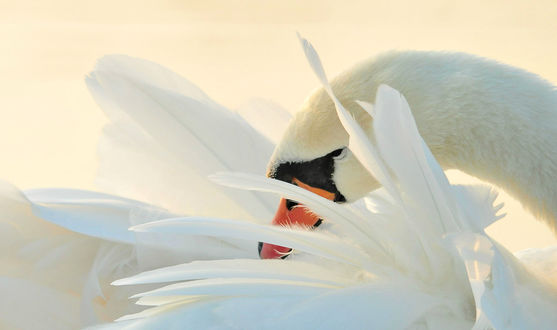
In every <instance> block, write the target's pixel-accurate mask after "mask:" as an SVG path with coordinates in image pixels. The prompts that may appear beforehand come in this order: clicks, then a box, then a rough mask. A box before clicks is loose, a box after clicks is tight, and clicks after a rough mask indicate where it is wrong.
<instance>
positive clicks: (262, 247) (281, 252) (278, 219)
mask: <svg viewBox="0 0 557 330" xmlns="http://www.w3.org/2000/svg"><path fill="white" fill-rule="evenodd" d="M292 183H293V184H295V185H297V186H299V187H301V188H304V189H306V190H309V191H311V192H313V193H315V194H317V195H319V196H321V197H324V198H327V199H329V200H334V199H335V194H334V193H332V192H329V191H326V190H323V189H320V188H315V187H312V186H310V185H307V184H305V183H303V182H301V181H300V180H298V179H296V178H294V179H293V180H292ZM272 224H273V225H275V226H295V225H297V226H301V227H307V228H314V227H317V226H319V225H320V224H321V219H320V218H319V216H317V215H316V214H314V213H312V212H311V211H309V210H308V209H307V208H306V207H305V206H303V205H301V204H298V203H296V202H292V201H287V200H286V199H284V198H281V200H280V203H279V207H278V210H277V213H276V214H275V217H274V218H273V222H272ZM291 251H292V249H291V248H287V247H284V246H278V245H274V244H269V243H263V242H259V256H260V257H261V259H278V258H282V259H284V258H286V257H287V256H288V255H289V254H290V252H291Z"/></svg>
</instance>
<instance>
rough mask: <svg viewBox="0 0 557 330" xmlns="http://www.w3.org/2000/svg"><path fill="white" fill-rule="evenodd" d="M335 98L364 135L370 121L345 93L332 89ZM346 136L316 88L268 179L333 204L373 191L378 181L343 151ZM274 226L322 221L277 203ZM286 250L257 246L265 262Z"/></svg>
mask: <svg viewBox="0 0 557 330" xmlns="http://www.w3.org/2000/svg"><path fill="white" fill-rule="evenodd" d="M335 94H336V95H340V96H344V97H343V99H341V102H342V103H343V105H344V106H345V107H346V108H347V110H348V111H350V112H351V113H352V115H353V116H354V118H355V119H356V120H357V121H358V123H359V124H360V125H361V127H362V128H364V130H365V131H366V132H369V131H370V130H371V124H372V119H371V117H370V116H369V115H368V114H367V113H365V111H363V110H362V109H361V108H360V106H359V105H358V104H356V103H355V102H354V101H353V100H354V98H352V97H351V96H350V95H347V93H342V91H340V92H339V91H335ZM369 94H374V93H369ZM369 94H368V95H369ZM356 99H358V98H356ZM359 99H361V98H359ZM348 138H349V136H348V133H347V132H346V130H345V129H344V128H343V126H342V124H341V122H340V120H339V119H338V116H337V114H336V111H335V107H334V104H333V102H332V101H331V100H330V98H329V96H328V95H327V94H326V93H325V91H324V90H322V89H318V90H316V91H315V92H314V93H312V94H311V96H310V97H309V98H308V99H306V101H305V102H304V104H303V106H302V108H301V109H300V111H299V112H297V113H296V114H295V115H294V117H293V118H292V120H291V121H290V123H289V125H288V127H287V129H286V131H285V133H284V135H283V137H282V139H281V141H280V142H279V144H278V145H277V147H276V149H275V151H274V153H273V155H272V156H271V160H270V162H269V165H268V169H267V176H268V177H270V178H274V179H277V180H281V181H285V182H288V183H291V184H294V185H297V186H300V187H302V188H304V189H307V190H310V191H312V192H314V193H316V194H318V195H320V196H322V197H324V198H327V199H329V200H333V201H335V202H337V203H344V202H352V201H355V200H357V199H359V198H361V197H363V196H364V195H365V194H367V193H368V192H370V191H371V190H373V189H376V188H378V187H379V183H378V182H377V181H376V180H375V179H374V178H373V177H372V176H371V175H370V174H369V173H368V172H367V170H365V168H364V167H363V166H362V164H361V163H360V162H359V161H358V160H357V159H356V157H355V156H354V155H353V154H352V152H351V151H350V150H349V149H348V148H347V146H348ZM273 224H275V225H301V226H304V227H317V226H319V224H321V219H319V217H318V216H316V215H314V214H313V213H311V212H309V211H308V210H307V209H305V208H304V207H303V206H302V205H299V204H298V203H297V202H296V201H291V200H286V199H281V201H280V203H279V207H278V210H277V213H276V215H275V218H274V219H273ZM289 252H290V249H289V248H285V247H280V246H275V245H271V244H266V243H260V244H259V254H260V256H261V257H262V258H265V259H268V258H279V257H280V258H284V257H285V256H287V255H288V253H289Z"/></svg>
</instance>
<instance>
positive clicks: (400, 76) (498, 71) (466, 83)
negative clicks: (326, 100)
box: [333, 52, 557, 231]
mask: <svg viewBox="0 0 557 330" xmlns="http://www.w3.org/2000/svg"><path fill="white" fill-rule="evenodd" d="M381 83H384V84H387V85H390V86H391V87H393V88H395V89H397V90H399V91H400V92H401V93H403V94H404V95H405V97H406V99H407V100H408V103H409V104H410V107H411V108H412V112H413V114H414V117H415V119H416V122H417V125H418V129H419V130H420V133H421V134H422V136H423V138H424V140H425V141H426V143H427V144H428V146H429V147H430V148H431V150H432V152H433V153H434V155H435V156H436V157H437V159H438V161H439V162H440V163H441V165H442V166H443V167H444V168H457V169H459V170H462V171H464V172H466V173H468V174H470V175H473V176H476V177H478V178H480V179H482V180H485V181H488V182H490V183H493V184H495V185H497V186H499V187H501V188H503V189H505V190H506V191H508V192H509V193H510V194H511V195H513V196H514V197H516V198H517V199H519V200H520V201H521V202H522V203H523V205H524V206H525V207H526V208H527V209H529V210H530V211H531V212H532V213H534V214H535V215H536V216H538V217H541V218H542V219H544V220H545V221H546V222H547V223H548V224H549V226H550V227H551V228H552V229H553V230H554V231H556V228H557V226H556V221H557V220H556V219H557V91H556V88H555V87H554V86H553V85H551V84H550V83H548V82H547V81H545V80H543V79H542V78H540V77H539V76H537V75H534V74H532V73H529V72H527V71H524V70H521V69H517V68H514V67H510V66H507V65H503V64H500V63H497V62H495V61H491V60H486V59H483V58H479V57H475V56H472V55H468V54H462V53H452V54H451V53H437V52H402V53H389V54H387V55H384V56H382V57H379V58H377V59H375V60H373V61H371V62H367V63H363V64H361V65H360V66H357V67H355V68H354V69H353V70H350V71H348V72H346V73H345V74H343V75H341V76H339V77H338V78H337V79H335V81H333V89H334V90H335V93H337V95H341V98H342V99H344V100H345V101H346V102H348V103H350V101H351V100H354V99H359V100H366V101H369V102H373V101H374V100H373V99H374V97H375V95H374V93H370V91H375V90H376V89H377V86H378V85H379V84H381ZM341 101H342V100H341ZM352 108H353V109H355V107H352ZM354 111H356V112H357V110H354Z"/></svg>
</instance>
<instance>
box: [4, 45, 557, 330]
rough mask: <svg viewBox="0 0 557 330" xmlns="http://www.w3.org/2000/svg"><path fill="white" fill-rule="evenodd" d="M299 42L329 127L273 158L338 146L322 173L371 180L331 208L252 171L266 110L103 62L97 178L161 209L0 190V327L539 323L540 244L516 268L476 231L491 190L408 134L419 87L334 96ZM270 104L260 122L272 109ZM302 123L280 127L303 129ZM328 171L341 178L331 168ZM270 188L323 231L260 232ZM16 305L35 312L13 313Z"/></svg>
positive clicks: (168, 76)
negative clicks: (264, 254)
mask: <svg viewBox="0 0 557 330" xmlns="http://www.w3.org/2000/svg"><path fill="white" fill-rule="evenodd" d="M302 43H303V46H304V50H305V52H306V54H307V55H308V58H309V60H310V64H311V66H312V68H313V69H314V71H316V73H317V74H318V76H319V79H320V81H321V82H322V83H323V84H324V85H325V89H326V90H327V91H328V94H329V95H324V94H323V93H322V92H318V96H317V98H318V99H319V102H317V104H325V105H327V104H328V106H324V107H322V108H320V109H321V110H323V112H322V113H321V114H323V118H324V120H323V121H322V122H321V123H313V124H311V125H310V126H314V125H315V127H317V128H322V127H320V126H319V125H330V127H329V128H330V131H329V132H330V136H327V137H325V138H324V139H320V137H323V135H322V133H320V132H319V129H316V128H315V127H312V128H311V129H309V130H308V131H307V132H306V133H307V134H310V135H311V134H316V133H317V134H316V135H315V136H314V137H315V139H314V141H313V142H314V143H315V144H316V145H315V148H314V147H312V146H305V147H308V150H307V152H301V151H300V150H302V149H303V148H301V147H300V146H298V147H293V146H294V144H293V143H294V142H293V139H294V138H296V137H299V136H300V135H299V134H298V133H300V131H298V133H296V132H295V131H293V128H292V127H294V128H295V126H296V125H294V126H292V125H291V126H289V128H288V130H287V134H293V135H292V136H291V137H288V135H287V137H284V138H283V139H282V140H281V142H280V144H279V146H278V148H277V149H276V151H275V153H274V154H273V156H272V157H271V160H272V161H271V166H270V167H272V166H273V162H277V161H307V160H311V159H312V157H313V158H315V157H321V156H323V155H324V154H327V153H329V152H331V151H332V150H337V149H342V148H345V147H348V148H349V150H347V152H345V153H344V154H342V153H341V155H342V157H339V158H338V159H335V167H336V166H339V167H343V166H345V167H344V168H345V169H346V168H351V169H358V170H357V171H356V173H362V171H364V172H363V173H366V175H367V176H366V177H363V178H361V180H360V181H362V182H363V183H366V182H367V183H369V182H368V181H369V180H370V178H375V179H377V180H379V181H380V183H381V184H382V185H383V186H384V188H381V189H378V190H377V191H374V192H372V193H370V194H367V195H366V196H365V197H364V198H363V199H362V200H360V201H356V202H353V203H351V204H338V203H334V202H333V201H330V200H327V199H325V198H323V197H320V196H318V195H316V194H313V193H310V192H309V191H307V190H304V189H302V188H300V187H296V186H294V185H292V184H290V183H287V182H282V181H278V180H272V179H269V178H265V177H263V176H262V175H261V174H263V173H264V168H265V165H264V164H265V161H266V160H267V158H268V157H269V155H270V154H271V148H272V142H270V141H271V140H273V139H276V132H274V133H269V134H264V133H265V129H264V127H265V125H264V124H263V122H264V121H265V118H264V117H259V116H255V115H253V113H252V114H246V115H245V118H242V117H241V116H240V115H238V114H237V113H234V112H230V111H229V110H227V109H225V108H224V107H222V106H220V105H218V104H217V103H215V102H214V101H212V100H211V99H210V98H209V97H208V96H207V95H206V94H205V93H203V92H202V91H201V90H200V89H199V88H197V87H196V86H195V85H193V84H192V83H190V82H188V81H187V80H185V79H183V78H181V77H179V76H178V75H176V74H174V73H172V72H171V71H169V70H167V69H164V68H162V67H160V66H158V65H156V64H153V63H151V62H147V61H143V60H138V59H132V58H128V57H124V56H114V57H106V58H104V59H102V60H101V61H100V62H99V64H98V66H97V67H96V69H95V71H94V72H93V73H92V74H91V75H90V76H89V77H88V80H87V81H88V86H89V88H90V89H91V92H92V93H93V95H94V97H95V99H96V101H97V102H98V103H99V105H100V106H101V107H102V108H103V110H104V111H105V112H106V113H107V115H108V116H109V118H110V119H111V121H112V123H111V124H110V126H109V127H108V128H107V129H106V130H105V136H104V138H103V141H102V142H101V155H102V156H103V158H104V160H103V161H102V168H101V173H100V175H101V177H102V178H104V179H103V181H104V183H105V184H107V183H109V184H111V185H112V187H113V188H115V189H114V190H113V191H117V190H119V188H118V187H120V189H122V190H121V191H127V192H129V194H126V195H127V196H129V197H130V198H136V199H138V200H145V201H149V202H150V203H153V204H155V205H160V206H161V207H156V206H153V205H151V204H147V203H145V202H139V201H136V200H133V199H127V198H121V197H117V196H114V195H109V194H104V193H103V194H101V193H95V192H85V191H77V190H59V189H53V190H35V191H28V192H25V194H21V193H20V192H18V191H17V190H16V189H15V188H13V187H10V186H5V185H3V186H0V188H2V191H1V194H0V205H1V206H2V212H3V215H4V217H3V218H2V221H1V222H0V227H1V228H2V231H0V235H2V236H1V237H2V238H3V240H2V242H1V243H0V244H1V245H0V247H2V249H0V251H2V252H3V253H1V254H0V256H1V258H2V259H1V261H2V262H3V266H2V267H3V268H2V274H0V275H2V276H0V286H1V287H4V288H6V290H9V291H7V292H9V294H10V295H13V294H16V293H17V294H19V296H17V297H18V300H17V301H15V303H14V306H11V305H10V304H9V299H6V297H4V299H0V305H1V306H3V307H4V308H3V309H2V310H1V313H0V325H2V326H3V325H9V326H14V327H25V328H40V327H41V325H43V326H44V325H52V326H56V325H60V326H59V327H60V328H63V327H65V326H66V325H67V327H68V328H76V327H79V325H94V324H98V323H101V322H108V321H111V320H113V319H115V318H116V317H119V318H118V320H117V322H115V323H108V324H105V325H102V326H99V327H101V328H107V329H110V328H129V329H134V328H138V329H140V328H164V329H173V328H176V329H180V328H183V327H184V326H187V327H189V328H241V329H265V328H275V329H276V328H291V329H307V328H320V329H338V328H347V329H351V328H353V329H357V328H363V327H365V328H370V327H372V328H381V329H383V328H393V329H399V328H429V329H446V328H453V329H459V328H462V329H469V328H471V327H474V328H476V329H486V328H490V327H495V328H517V329H518V328H540V329H544V328H551V327H552V326H553V325H554V324H555V323H556V322H557V319H556V317H557V316H555V314H554V313H553V312H552V311H553V310H555V308H557V296H556V292H557V291H556V290H557V289H556V285H557V284H556V283H555V280H554V278H552V277H551V275H550V274H554V270H555V267H553V266H552V265H554V264H555V262H554V260H556V259H555V253H553V250H551V249H549V250H541V251H539V250H538V251H529V252H525V253H524V254H522V258H523V259H524V260H525V261H526V262H522V261H520V260H518V259H517V258H515V257H514V256H513V255H512V254H510V253H509V252H508V251H506V249H505V248H504V247H502V246H500V245H499V244H498V243H497V242H496V241H494V240H493V239H492V238H490V237H489V236H488V235H487V234H486V233H485V231H484V229H485V227H486V226H488V225H489V224H491V223H493V222H495V221H497V220H498V219H499V218H500V217H501V216H502V215H501V214H498V211H499V210H500V206H496V207H494V206H493V203H494V200H495V196H496V193H495V192H494V191H493V190H492V189H491V188H488V187H478V186H453V185H450V184H449V182H448V181H447V179H446V177H445V175H444V173H443V171H442V169H441V166H440V165H439V164H438V163H437V161H436V159H435V158H434V156H433V155H434V153H436V152H438V150H437V149H436V148H438V145H436V144H433V145H430V147H432V149H433V151H434V153H432V152H431V151H430V150H429V148H428V145H427V144H426V143H425V142H424V141H427V142H428V144H429V143H430V142H431V141H430V140H428V138H431V136H429V135H427V134H426V136H424V139H422V136H421V135H420V134H423V133H424V132H423V127H421V126H420V122H422V120H423V117H420V116H421V115H422V114H420V116H416V121H417V126H416V124H415V123H414V117H413V112H411V111H410V108H411V107H412V108H414V105H415V104H414V102H413V100H415V97H416V93H414V92H410V93H408V95H407V93H406V91H407V89H406V88H408V86H406V85H403V86H402V87H403V88H401V87H400V86H393V87H395V88H397V89H398V90H399V91H397V90H396V89H394V88H391V87H388V86H385V85H383V86H381V87H378V86H375V87H378V88H370V90H371V91H375V90H376V89H377V97H375V93H369V91H368V94H366V95H367V96H366V97H360V96H362V95H356V94H357V93H356V94H350V93H348V94H346V93H345V92H346V90H348V89H349V88H350V87H353V86H350V84H349V83H348V84H347V87H346V90H342V89H341V90H339V86H342V84H341V83H339V82H338V81H339V80H336V82H333V84H332V85H331V86H332V87H329V82H328V80H327V78H326V76H325V71H324V69H323V67H322V65H321V62H320V60H319V57H318V55H317V53H316V52H315V50H314V49H313V47H312V46H311V45H310V44H309V43H308V42H306V41H304V40H303V39H302ZM395 57H396V56H395ZM402 57H404V56H402ZM418 57H419V56H418ZM425 57H426V60H427V56H425ZM434 57H435V56H433V55H432V58H434ZM452 58H453V59H454V58H456V59H458V58H459V57H458V56H457V55H454V56H452ZM403 60H404V58H403V59H402V60H401V61H402V62H400V63H399V64H400V65H402V67H404V65H403V64H404V63H405V62H404V61H403ZM383 61H386V60H385V59H383ZM462 61H463V62H464V63H463V65H464V67H466V64H467V63H466V62H467V61H466V57H465V56H464V57H463V59H462ZM395 62H396V61H395ZM480 62H481V61H480ZM410 63H412V58H411V59H410ZM387 64H388V63H387ZM484 64H485V65H487V66H488V67H489V63H484ZM511 73H513V72H511ZM514 73H516V72H514ZM379 75H380V74H379ZM521 75H523V73H521V72H518V76H521ZM511 76H512V74H511ZM345 77H346V76H345ZM348 77H350V74H349V75H348ZM412 78H413V76H412V72H410V74H409V78H408V79H409V80H410V81H411V80H412ZM511 78H512V77H511ZM529 78H531V79H533V80H534V81H537V80H536V79H535V77H529ZM342 79H345V78H342V77H341V78H340V81H341V82H342ZM397 81H398V80H397ZM387 83H388V82H387ZM434 83H439V81H435V80H434V81H432V82H431V84H432V85H433V84H434ZM538 83H539V84H540V85H539V86H541V87H540V88H542V89H544V88H545V87H544V86H545V85H544V83H543V82H539V81H538ZM372 85H373V83H372ZM437 87H438V89H437V90H439V91H441V90H443V88H444V86H443V85H442V84H441V85H439V86H437ZM452 87H454V86H452ZM319 93H321V94H319ZM533 93H536V91H535V90H534V91H533ZM371 94H373V95H372V96H369V95H371ZM542 94H543V93H542ZM403 95H404V96H403ZM329 96H330V97H331V98H332V99H333V100H336V101H334V102H331V101H330V100H328V101H327V100H325V98H329ZM337 96H338V98H337ZM433 96H435V95H433ZM433 96H431V98H429V97H430V96H429V95H425V97H426V99H427V102H425V103H426V104H429V105H439V106H440V107H441V108H442V109H446V107H444V105H443V104H442V103H440V104H436V103H431V100H432V99H433ZM370 98H371V99H370ZM406 98H408V102H406ZM314 101H315V97H314V98H313V99H312V98H310V103H311V102H314ZM357 101H359V102H357ZM449 101H450V100H449ZM449 101H447V102H449ZM331 105H334V108H331V107H330V106H331ZM417 106H418V108H423V106H424V103H423V102H422V103H420V102H417ZM371 107H373V109H372V108H371ZM268 108H269V109H271V110H270V111H273V113H274V115H273V116H270V119H271V120H272V121H279V120H281V119H277V118H285V117H286V115H285V114H284V112H282V111H281V110H280V109H279V108H277V107H276V106H270V107H268ZM331 109H332V110H334V111H333V112H331V111H329V110H331ZM355 109H358V110H356V111H355ZM302 112H303V111H302ZM239 113H242V112H241V111H240V112H239ZM331 113H332V116H334V118H335V119H334V120H332V121H330V120H329V119H330V118H333V117H331ZM337 115H338V116H340V117H341V119H338V117H337ZM300 118H301V117H300V115H297V116H296V117H295V118H294V122H298V123H299V122H301V123H304V120H302V119H300ZM306 123H307V122H306ZM269 124H270V125H274V124H275V123H274V122H271V123H269ZM342 125H344V126H342ZM252 126H253V127H255V128H252ZM370 128H373V131H370V130H369V129H370ZM432 129H433V128H432ZM215 131H216V132H217V134H215ZM238 132H240V135H239V136H237V134H238ZM370 132H373V133H372V134H370ZM306 133H300V134H301V136H302V137H303V136H304V134H306ZM426 133H430V132H426ZM264 135H266V136H267V137H268V138H266V137H264ZM331 141H334V142H331ZM303 144H304V141H301V145H302V146H303ZM246 146H250V147H249V148H248V147H246ZM250 148H251V149H250ZM330 148H334V149H330ZM239 155H240V156H239ZM352 156H354V157H352ZM436 156H437V154H436ZM356 158H357V160H358V162H357V163H354V162H353V161H352V159H356ZM442 161H443V160H442ZM342 164H344V165H342ZM444 165H446V164H444ZM223 171H228V172H229V171H234V172H238V171H241V172H247V173H222V172H223ZM215 172H220V173H219V174H217V175H214V176H212V177H210V178H208V177H207V175H209V174H213V173H215ZM255 173H259V174H260V175H257V174H255ZM345 173H346V172H345ZM334 179H335V180H337V179H338V180H340V181H339V182H345V183H346V182H349V181H343V179H342V178H341V177H339V176H338V173H335V177H334ZM375 179H373V180H375ZM366 180H367V181H366ZM111 181H112V182H111ZM215 183H218V184H220V185H217V184H215ZM222 185H225V186H228V188H222ZM343 187H346V186H343V184H340V185H339V189H341V191H342V190H343V189H344V188H343ZM232 188H239V190H238V189H232ZM263 192H264V193H265V194H264V193H263ZM268 193H271V194H275V195H280V196H285V197H287V198H290V199H292V200H295V201H297V202H300V203H302V204H303V205H304V206H301V205H299V206H296V207H307V208H309V210H311V212H315V213H317V214H319V216H321V217H323V218H324V222H323V225H321V226H320V227H319V228H317V230H313V231H308V230H307V228H300V227H295V226H293V227H287V228H283V227H278V226H270V225H266V224H264V223H268V221H269V220H270V216H271V214H272V211H273V208H274V205H275V204H274V203H273V201H276V200H273V198H272V197H269V195H270V194H268ZM358 193H359V192H358ZM355 195H357V194H356V193H354V194H352V193H349V194H348V197H351V198H353V197H354V196H355ZM351 198H349V199H351ZM45 220H46V221H45ZM62 227H65V228H62ZM127 227H130V229H131V231H127V230H126V229H127ZM257 241H265V242H270V243H275V244H279V245H286V246H291V247H293V248H294V251H293V252H292V254H291V255H290V256H289V258H287V260H258V259H257V251H256V245H255V242H257ZM199 259H202V260H204V261H194V262H190V261H193V260H199ZM219 259H230V260H219ZM7 265H9V266H7ZM158 267H162V268H158ZM157 268H158V269H157ZM29 270H31V271H29ZM60 274H63V276H60ZM110 283H113V284H114V285H113V286H111V285H109V284H110ZM26 288H32V290H29V289H26ZM128 296H132V297H135V298H138V300H137V302H136V303H137V305H139V306H136V307H134V306H133V304H132V303H128V302H127V301H126V297H128ZM27 301H32V302H33V304H30V305H28V306H29V310H28V311H29V312H30V313H33V315H34V316H35V317H36V318H26V319H22V318H21V316H20V314H17V313H13V311H14V310H18V308H19V307H18V306H21V305H24V304H26V302H27ZM49 303H50V304H49ZM54 303H56V304H59V305H60V306H53V304H54ZM78 304H79V305H80V306H79V309H80V312H79V314H80V315H76V314H78V312H77V309H78V308H77V305H78ZM41 306H46V307H48V308H45V309H44V310H41ZM67 306H69V307H70V308H69V309H68V308H66V307H67ZM401 306H403V307H401ZM11 307H15V308H11ZM56 307H59V308H56ZM19 310H20V309H19ZM60 310H64V311H71V313H70V314H71V315H68V313H60ZM122 315H125V316H122ZM49 318H53V320H52V319H49ZM45 320H47V321H49V322H52V323H46V321H45Z"/></svg>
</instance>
